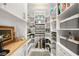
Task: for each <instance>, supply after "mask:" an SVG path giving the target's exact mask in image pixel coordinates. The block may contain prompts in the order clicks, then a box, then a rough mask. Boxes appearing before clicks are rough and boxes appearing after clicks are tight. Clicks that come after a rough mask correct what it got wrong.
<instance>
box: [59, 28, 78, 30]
mask: <svg viewBox="0 0 79 59" xmlns="http://www.w3.org/2000/svg"><path fill="white" fill-rule="evenodd" d="M58 30H79V28H61V29H58Z"/></svg>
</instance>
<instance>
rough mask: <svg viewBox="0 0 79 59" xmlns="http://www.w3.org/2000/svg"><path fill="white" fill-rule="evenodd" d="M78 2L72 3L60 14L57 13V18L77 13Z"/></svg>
mask: <svg viewBox="0 0 79 59" xmlns="http://www.w3.org/2000/svg"><path fill="white" fill-rule="evenodd" d="M77 10H78V4H77V3H74V4H72V5H71V6H70V7H68V8H66V9H65V10H64V11H63V12H62V13H61V14H59V15H58V18H59V19H61V20H63V19H65V18H68V17H70V16H72V15H74V14H76V13H77Z"/></svg>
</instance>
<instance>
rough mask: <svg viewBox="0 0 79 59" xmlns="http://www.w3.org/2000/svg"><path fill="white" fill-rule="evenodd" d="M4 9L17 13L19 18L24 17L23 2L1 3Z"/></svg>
mask: <svg viewBox="0 0 79 59" xmlns="http://www.w3.org/2000/svg"><path fill="white" fill-rule="evenodd" d="M3 5H4V7H5V8H6V9H8V10H9V11H11V12H12V13H14V14H16V15H18V16H19V17H21V18H24V15H25V4H23V3H6V4H3Z"/></svg>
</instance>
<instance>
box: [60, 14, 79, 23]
mask: <svg viewBox="0 0 79 59" xmlns="http://www.w3.org/2000/svg"><path fill="white" fill-rule="evenodd" d="M76 18H79V14H75V15H73V16H71V17H69V18H66V19H64V20H61V21H60V23H63V22H66V21H69V20H72V19H76Z"/></svg>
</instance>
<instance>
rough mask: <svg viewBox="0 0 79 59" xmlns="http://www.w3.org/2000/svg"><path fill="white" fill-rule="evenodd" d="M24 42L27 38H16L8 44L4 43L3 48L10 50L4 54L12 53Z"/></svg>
mask: <svg viewBox="0 0 79 59" xmlns="http://www.w3.org/2000/svg"><path fill="white" fill-rule="evenodd" d="M26 42H27V40H17V41H15V42H11V43H10V44H7V45H5V46H4V49H8V50H10V52H9V53H8V54H7V55H6V56H9V55H11V54H13V53H14V52H15V51H16V50H17V49H18V48H19V47H21V46H22V45H23V44H24V43H26Z"/></svg>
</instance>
